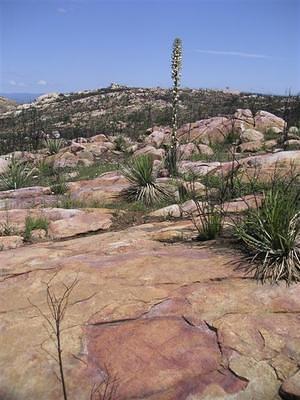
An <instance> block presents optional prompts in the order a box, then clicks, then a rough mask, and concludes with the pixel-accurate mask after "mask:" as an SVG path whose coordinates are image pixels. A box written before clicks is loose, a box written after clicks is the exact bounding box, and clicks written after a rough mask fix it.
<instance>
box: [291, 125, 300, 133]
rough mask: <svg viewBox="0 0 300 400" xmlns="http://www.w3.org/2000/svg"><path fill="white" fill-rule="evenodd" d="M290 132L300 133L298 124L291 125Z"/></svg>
mask: <svg viewBox="0 0 300 400" xmlns="http://www.w3.org/2000/svg"><path fill="white" fill-rule="evenodd" d="M289 133H291V134H293V135H299V128H297V126H290V127H289Z"/></svg>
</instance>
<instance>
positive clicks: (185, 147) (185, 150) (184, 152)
mask: <svg viewBox="0 0 300 400" xmlns="http://www.w3.org/2000/svg"><path fill="white" fill-rule="evenodd" d="M178 153H179V159H180V160H188V159H190V158H191V157H192V156H193V155H194V154H199V149H198V147H197V146H196V145H195V144H194V143H186V144H181V145H179V146H178Z"/></svg>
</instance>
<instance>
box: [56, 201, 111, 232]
mask: <svg viewBox="0 0 300 400" xmlns="http://www.w3.org/2000/svg"><path fill="white" fill-rule="evenodd" d="M111 225H112V214H111V212H109V210H107V209H98V208H97V209H88V210H73V212H72V214H71V215H70V216H67V218H61V219H58V220H55V221H52V222H51V223H50V225H49V236H50V237H51V238H52V239H59V238H67V237H72V236H77V235H79V234H83V233H88V232H97V231H100V230H102V231H103V230H107V229H108V228H110V227H111Z"/></svg>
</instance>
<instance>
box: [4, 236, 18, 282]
mask: <svg viewBox="0 0 300 400" xmlns="http://www.w3.org/2000/svg"><path fill="white" fill-rule="evenodd" d="M22 245H23V238H22V237H21V236H16V235H13V236H0V251H2V250H11V249H16V248H17V247H20V246H22ZM0 269H1V268H0ZM0 276H1V274H0Z"/></svg>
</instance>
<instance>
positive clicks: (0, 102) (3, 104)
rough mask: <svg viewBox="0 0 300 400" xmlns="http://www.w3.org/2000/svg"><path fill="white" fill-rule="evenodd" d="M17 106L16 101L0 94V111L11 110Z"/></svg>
mask: <svg viewBox="0 0 300 400" xmlns="http://www.w3.org/2000/svg"><path fill="white" fill-rule="evenodd" d="M16 107H17V103H16V102H15V101H13V100H11V99H8V98H6V97H2V96H0V113H4V112H7V111H13V110H14V109H15V108H16Z"/></svg>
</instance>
